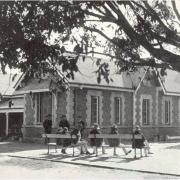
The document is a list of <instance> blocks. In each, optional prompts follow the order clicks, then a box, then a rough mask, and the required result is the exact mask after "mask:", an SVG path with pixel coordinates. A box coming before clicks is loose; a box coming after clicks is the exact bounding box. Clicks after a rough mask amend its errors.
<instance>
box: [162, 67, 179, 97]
mask: <svg viewBox="0 0 180 180" xmlns="http://www.w3.org/2000/svg"><path fill="white" fill-rule="evenodd" d="M166 72H167V75H165V76H164V77H162V76H160V78H159V80H160V83H161V86H162V88H163V90H164V92H165V94H167V95H178V96H179V95H180V73H179V72H177V71H173V70H169V69H168V70H166ZM159 74H160V73H159Z"/></svg>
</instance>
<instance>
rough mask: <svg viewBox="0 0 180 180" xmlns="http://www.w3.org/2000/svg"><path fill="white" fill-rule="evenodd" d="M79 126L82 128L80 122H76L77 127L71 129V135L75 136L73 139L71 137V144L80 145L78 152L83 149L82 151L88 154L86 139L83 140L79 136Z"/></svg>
mask: <svg viewBox="0 0 180 180" xmlns="http://www.w3.org/2000/svg"><path fill="white" fill-rule="evenodd" d="M81 128H82V124H81V122H78V125H77V127H76V128H75V129H73V130H72V132H71V136H73V135H75V136H76V138H75V139H74V138H72V144H75V145H77V146H80V153H81V150H82V149H84V153H86V154H87V155H89V154H90V152H89V151H88V147H87V144H88V143H87V141H85V140H84V139H82V138H81Z"/></svg>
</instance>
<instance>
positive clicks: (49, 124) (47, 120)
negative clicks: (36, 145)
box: [43, 114, 52, 143]
mask: <svg viewBox="0 0 180 180" xmlns="http://www.w3.org/2000/svg"><path fill="white" fill-rule="evenodd" d="M43 127H44V133H45V134H51V131H52V120H51V115H50V114H48V115H47V116H46V117H45V120H44V122H43ZM48 142H49V139H48V138H45V143H48Z"/></svg>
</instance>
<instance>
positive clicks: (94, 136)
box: [88, 134, 142, 157]
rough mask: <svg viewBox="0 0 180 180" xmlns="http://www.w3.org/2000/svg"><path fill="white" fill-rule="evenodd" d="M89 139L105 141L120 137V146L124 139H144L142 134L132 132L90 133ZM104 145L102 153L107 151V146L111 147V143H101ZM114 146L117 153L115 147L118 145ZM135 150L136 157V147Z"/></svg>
mask: <svg viewBox="0 0 180 180" xmlns="http://www.w3.org/2000/svg"><path fill="white" fill-rule="evenodd" d="M88 138H89V139H103V142H104V139H119V140H120V146H118V147H120V148H121V147H122V144H121V141H122V140H131V141H134V140H137V139H142V136H141V135H134V136H133V135H132V134H89V136H88ZM101 147H102V153H103V154H104V153H105V148H106V147H109V145H106V144H104V143H102V145H101ZM124 147H132V145H130V146H129V145H128V146H127V145H126V146H124ZM113 148H114V154H115V148H116V147H113ZM134 150H135V157H136V148H134ZM140 150H141V154H142V149H140ZM97 155H98V147H97V146H96V156H97Z"/></svg>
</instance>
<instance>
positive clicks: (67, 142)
mask: <svg viewBox="0 0 180 180" xmlns="http://www.w3.org/2000/svg"><path fill="white" fill-rule="evenodd" d="M60 134H70V132H69V130H68V128H67V127H64V128H63V130H61V131H60ZM60 144H61V145H62V150H61V153H62V154H67V153H66V149H67V147H68V146H70V145H71V139H61V140H60Z"/></svg>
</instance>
